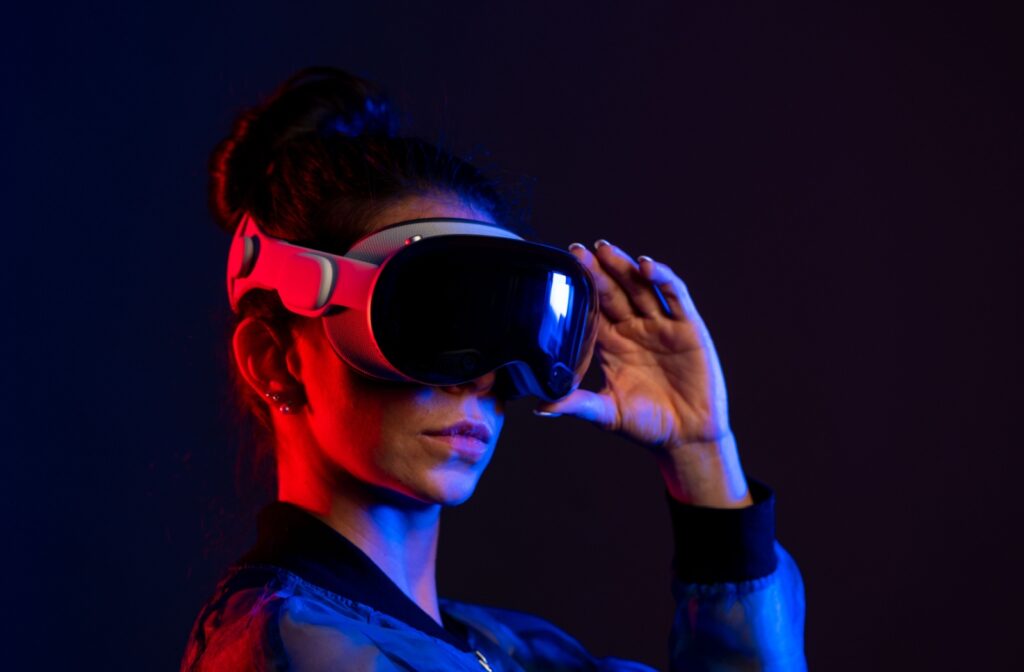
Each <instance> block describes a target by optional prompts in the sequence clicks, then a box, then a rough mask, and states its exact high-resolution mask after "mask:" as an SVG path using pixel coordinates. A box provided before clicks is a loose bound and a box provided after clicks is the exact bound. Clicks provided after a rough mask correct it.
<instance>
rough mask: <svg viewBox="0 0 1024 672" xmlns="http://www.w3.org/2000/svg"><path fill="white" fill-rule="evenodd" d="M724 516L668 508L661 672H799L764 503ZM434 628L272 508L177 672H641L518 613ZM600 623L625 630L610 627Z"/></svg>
mask: <svg viewBox="0 0 1024 672" xmlns="http://www.w3.org/2000/svg"><path fill="white" fill-rule="evenodd" d="M751 489H752V492H754V494H755V501H756V503H755V505H754V506H753V507H749V508H747V509H738V510H724V509H707V508H702V507H691V506H684V505H681V504H678V503H676V502H674V501H672V500H669V507H670V510H671V513H672V522H673V528H674V531H675V538H676V555H675V558H674V563H673V564H674V570H675V572H674V573H675V577H674V578H673V581H672V591H673V596H674V597H675V600H676V609H675V616H674V619H673V623H672V630H671V636H670V641H669V647H670V649H669V650H670V660H671V669H672V670H673V672H675V671H683V670H685V671H692V672H696V671H717V670H723V671H724V670H763V671H766V672H768V671H778V672H781V671H786V672H789V671H797V670H805V669H806V663H805V660H804V653H803V620H804V597H803V586H802V582H801V578H800V573H799V571H798V569H797V567H796V564H795V563H794V562H793V560H792V558H791V557H790V556H789V554H788V553H786V551H785V550H783V548H782V547H781V546H780V545H779V544H778V543H777V542H775V540H774V520H773V516H774V513H773V496H772V494H771V491H770V490H768V489H767V488H765V487H764V486H763V485H761V484H759V483H756V482H755V483H752V488H751ZM440 609H441V613H442V621H443V627H442V625H441V624H438V623H437V622H436V621H434V620H433V619H432V618H431V617H430V616H428V615H427V614H426V612H424V611H422V610H421V609H420V608H419V607H418V606H417V605H416V604H415V603H414V602H413V601H412V600H410V599H409V598H408V597H407V596H405V594H404V593H402V592H401V590H400V589H398V587H397V586H395V584H394V583H393V582H391V581H390V579H388V577H387V576H386V575H385V574H384V573H383V571H381V570H380V569H379V568H378V567H377V566H376V565H374V564H373V562H372V561H371V560H370V559H369V558H368V557H367V556H366V555H365V554H363V553H362V552H361V551H360V550H359V549H358V548H357V547H356V546H355V545H354V544H352V543H351V542H349V541H348V540H347V539H345V538H344V537H342V536H341V535H340V534H338V533H337V532H336V531H334V530H333V529H332V528H330V527H329V526H327V525H325V524H324V523H322V522H320V521H319V520H318V519H316V518H315V517H314V516H311V515H310V514H308V513H306V512H304V511H302V510H301V509H299V508H298V507H294V506H292V505H290V504H285V503H280V502H277V503H274V504H271V505H269V506H268V507H267V508H265V509H264V510H263V511H262V512H261V513H260V535H259V541H258V542H257V544H256V546H255V547H254V548H253V549H252V550H251V551H250V552H249V553H247V554H246V555H245V556H244V557H243V558H241V559H240V560H239V561H238V562H236V563H235V564H234V565H232V566H231V567H230V568H229V569H228V571H227V573H226V575H225V576H224V578H223V579H222V580H221V581H220V583H219V584H218V586H217V588H216V590H215V592H214V595H213V596H212V597H211V598H210V599H209V600H208V601H207V603H206V604H205V605H204V607H203V608H202V610H201V611H200V613H199V615H198V617H197V618H196V621H195V624H194V626H193V628H192V633H191V636H190V638H189V642H188V645H187V647H186V651H185V656H184V659H183V661H182V667H181V669H182V670H183V672H186V671H187V672H201V671H202V672H205V671H209V670H218V671H220V670H260V671H262V670H275V671H276V670H294V671H296V672H313V671H317V672H320V671H323V672H327V671H328V670H330V671H332V672H392V671H394V672H397V671H399V670H401V671H408V670H418V671H423V672H428V671H430V672H434V671H436V672H442V671H444V672H456V671H460V670H461V671H465V672H481V670H492V671H493V672H511V671H517V672H521V671H528V672H533V671H536V672H541V671H544V672H559V671H569V670H574V671H578V670H594V671H606V670H607V671H611V670H650V669H651V668H650V667H648V666H646V665H643V664H640V663H636V662H630V661H626V660H621V659H617V658H596V657H594V656H592V655H591V654H589V653H588V652H587V651H586V650H585V649H584V648H583V646H582V645H581V644H580V643H579V642H577V641H576V640H574V639H573V638H572V637H570V636H569V635H568V634H566V633H565V632H564V631H562V630H560V629H559V628H558V627H556V626H555V625H553V624H551V623H549V622H548V621H545V620H544V619H542V618H539V617H537V616H532V615H529V614H525V613H522V612H516V611H510V610H505V609H496V608H493V607H484V606H479V605H474V604H467V603H464V602H455V601H451V600H441V601H440ZM605 617H606V618H616V617H620V618H627V617H628V618H635V616H634V615H626V614H616V613H615V612H614V611H612V612H610V613H608V614H606V615H605Z"/></svg>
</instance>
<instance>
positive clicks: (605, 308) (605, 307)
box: [569, 243, 636, 323]
mask: <svg viewBox="0 0 1024 672" xmlns="http://www.w3.org/2000/svg"><path fill="white" fill-rule="evenodd" d="M569 251H570V252H571V253H572V254H573V255H575V256H576V258H577V259H579V260H580V263H581V264H583V265H584V266H585V267H586V268H587V270H589V271H590V274H591V275H592V276H594V284H595V285H597V296H598V298H599V299H600V300H599V303H600V308H601V311H602V312H603V313H604V314H605V317H607V318H608V319H609V320H610V321H611V322H613V323H614V322H622V321H623V320H627V319H629V318H631V317H635V316H636V312H635V311H634V309H633V305H632V304H631V303H630V301H629V297H628V296H626V291H625V290H624V289H623V288H622V286H621V285H620V284H619V283H618V282H617V281H616V279H615V278H613V277H612V276H611V275H610V274H609V273H608V271H607V270H605V268H604V267H603V265H602V264H601V262H600V261H599V260H598V259H597V257H596V256H595V255H594V253H593V252H591V251H590V250H588V249H587V248H586V247H584V246H583V245H580V244H579V243H573V244H572V245H570V246H569Z"/></svg>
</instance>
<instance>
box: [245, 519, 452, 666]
mask: <svg viewBox="0 0 1024 672" xmlns="http://www.w3.org/2000/svg"><path fill="white" fill-rule="evenodd" d="M258 531H259V534H258V537H257V541H256V545H255V546H253V547H252V548H251V549H250V550H249V551H248V552H247V553H246V554H245V555H244V556H242V558H241V559H240V560H239V562H238V564H266V565H273V566H276V567H280V568H281V569H284V570H287V571H289V572H291V573H293V574H296V575H297V576H299V577H301V578H302V579H303V580H305V581H308V582H309V583H312V584H314V585H317V586H320V587H321V588H323V589H325V590H328V591H330V592H332V593H335V594H337V595H341V596H343V597H346V598H348V599H350V600H353V601H355V602H359V603H361V604H365V605H367V606H368V607H371V608H373V609H376V610H377V611H380V612H382V613H385V614H387V615H388V616H391V617H393V618H397V619H398V620H400V621H402V622H403V623H405V624H407V625H409V626H411V627H413V628H416V629H417V630H420V631H422V632H425V633H426V634H428V635H430V636H431V637H435V638H437V639H441V640H444V641H446V642H448V643H449V644H451V645H452V646H455V647H456V648H458V649H460V650H462V651H472V648H471V647H470V646H469V643H468V642H467V640H466V634H467V633H466V631H465V627H464V626H462V624H461V623H459V622H457V621H455V620H453V619H451V618H449V617H448V616H447V615H444V614H442V617H441V618H442V621H444V625H445V627H441V626H440V625H438V623H437V621H435V620H434V619H433V618H431V617H430V615H429V614H427V612H425V611H423V610H422V609H421V608H420V607H419V605H417V604H416V603H415V602H413V601H412V599H411V598H410V597H409V596H408V595H406V594H405V593H403V592H402V590H401V589H400V588H399V587H398V586H397V585H396V584H395V582H394V581H392V580H391V579H390V578H389V577H388V575H387V574H385V573H384V571H383V570H382V569H381V568H380V567H378V566H377V565H376V564H374V562H373V560H371V559H370V557H369V556H368V555H366V554H365V553H364V552H363V551H362V550H361V549H360V548H359V547H358V546H356V545H355V544H353V543H352V542H351V541H349V540H348V539H346V538H345V537H344V536H343V535H342V534H341V533H339V532H338V531H337V530H335V529H334V528H332V527H331V526H329V525H327V524H326V523H324V522H323V521H321V520H320V519H319V518H317V517H316V516H314V515H313V514H311V513H309V512H308V511H306V510H305V509H303V508H301V507H299V506H296V505H294V504H290V503H288V502H271V503H270V504H267V505H266V506H264V507H263V509H261V510H260V512H259V516H258Z"/></svg>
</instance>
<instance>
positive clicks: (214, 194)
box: [209, 67, 523, 470]
mask: <svg viewBox="0 0 1024 672" xmlns="http://www.w3.org/2000/svg"><path fill="white" fill-rule="evenodd" d="M414 194H424V195H425V194H444V195H453V196H457V197H459V198H460V199H462V200H464V201H466V202H467V203H469V204H470V205H472V206H474V207H475V208H477V209H479V210H482V211H484V212H487V213H489V214H490V215H491V216H492V217H494V218H495V221H497V222H498V223H499V224H502V225H504V226H506V227H509V228H522V227H523V224H522V223H521V222H517V223H516V224H515V225H513V224H511V223H510V212H509V210H508V208H507V206H506V203H505V201H504V200H503V198H502V197H501V195H500V194H499V190H498V188H497V186H496V185H495V183H494V182H492V181H491V180H490V179H488V178H486V177H485V176H484V175H483V174H482V172H481V171H480V170H478V169H477V168H476V167H474V166H473V165H471V164H470V163H468V162H466V161H464V160H462V159H460V158H459V157H457V156H455V155H454V154H453V153H451V152H450V151H448V150H446V149H444V148H442V147H438V146H435V145H432V144H430V143H428V142H425V141H423V140H419V139H416V138H409V137H402V136H401V135H399V134H398V117H397V114H396V113H395V111H394V109H393V107H392V105H391V104H390V103H389V101H388V100H387V99H386V97H385V96H384V95H383V93H382V92H381V90H380V89H379V88H378V87H377V86H375V85H374V84H372V83H371V82H368V81H366V80H364V79H361V78H359V77H357V76H355V75H352V74H350V73H347V72H345V71H343V70H338V69H336V68H327V67H313V68H306V69H304V70H301V71H299V72H297V73H296V74H295V75H293V76H292V77H291V78H289V79H288V80H287V81H286V82H285V83H284V84H283V85H281V87H280V88H278V89H277V91H275V92H274V93H273V94H272V95H271V96H270V98H269V99H267V100H266V101H265V102H263V103H262V104H260V105H258V106H256V107H254V108H251V109H249V110H246V111H244V112H243V113H242V114H241V115H240V116H239V117H238V118H237V120H236V121H235V124H234V128H233V130H232V132H231V134H230V135H229V136H228V137H227V138H225V139H224V140H222V141H221V142H220V143H219V144H218V145H217V147H216V148H215V149H214V151H213V153H212V155H211V156H210V192H209V201H210V209H211V210H212V212H213V215H214V217H215V219H216V220H217V223H218V224H219V225H220V226H221V228H223V229H225V230H226V231H228V232H233V231H234V229H235V227H237V226H238V223H239V221H240V219H241V217H242V215H243V214H244V213H249V214H251V215H252V216H253V217H254V218H255V219H256V220H257V221H258V222H259V223H260V227H261V228H262V229H263V230H264V231H265V232H266V233H268V234H269V235H271V236H275V237H277V238H282V239H284V240H288V241H291V242H294V243H296V244H299V245H303V246H307V247H313V248H316V249H320V250H324V251H328V252H333V253H336V254H342V253H344V252H345V251H347V250H348V249H349V248H350V247H351V246H352V244H353V243H354V242H355V241H357V240H358V239H359V238H361V237H362V236H364V235H366V234H367V233H369V232H370V231H369V228H370V227H369V222H370V220H371V218H372V217H373V216H374V215H375V214H376V213H377V212H379V211H381V210H382V209H384V208H385V207H387V206H389V205H391V204H392V203H394V202H395V201H396V200H398V199H401V198H403V197H405V196H409V195H414ZM245 317H256V318H259V319H261V320H263V321H264V322H266V323H267V324H268V325H269V326H270V327H271V328H272V329H274V331H275V333H277V335H278V336H279V338H281V339H282V342H283V343H285V344H286V345H287V344H288V343H290V341H291V330H292V327H293V326H294V323H295V321H296V320H300V319H304V318H301V317H299V316H296V315H294V314H292V313H290V312H288V311H287V310H285V308H284V307H283V305H282V304H281V302H280V300H279V299H278V297H277V294H276V293H273V292H268V291H262V290H256V291H251V292H249V293H248V294H246V296H245V297H243V298H242V300H241V302H240V303H239V310H238V318H237V319H238V320H241V319H243V318H245ZM231 370H232V375H233V377H234V389H235V394H236V399H237V401H238V407H239V410H240V411H241V412H242V415H243V417H244V416H245V415H247V414H249V413H251V414H252V416H253V417H254V418H255V419H256V420H257V422H256V423H255V425H254V430H255V431H254V436H253V437H252V438H253V440H254V443H255V451H256V452H255V454H254V456H253V457H254V458H255V462H256V463H257V464H256V467H257V470H258V469H259V466H260V465H259V464H258V463H260V462H263V461H265V460H266V459H267V458H269V457H271V456H272V453H273V443H272V438H273V437H272V436H271V424H270V417H269V413H268V409H267V407H266V405H265V403H264V401H263V400H262V399H260V397H259V395H258V394H257V393H256V392H255V391H253V390H252V389H251V387H250V386H249V385H248V384H246V383H245V381H244V380H243V379H242V377H241V375H240V374H239V372H238V367H237V366H232V367H231Z"/></svg>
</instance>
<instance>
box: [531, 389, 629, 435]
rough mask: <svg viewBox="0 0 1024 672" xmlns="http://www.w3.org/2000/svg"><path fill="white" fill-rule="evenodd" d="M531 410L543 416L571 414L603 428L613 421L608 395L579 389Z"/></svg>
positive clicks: (613, 415) (613, 412) (613, 408)
mask: <svg viewBox="0 0 1024 672" xmlns="http://www.w3.org/2000/svg"><path fill="white" fill-rule="evenodd" d="M533 412H534V414H535V415H540V416H544V417H557V416H559V415H571V416H574V417H577V418H581V419H583V420H587V421H588V422H593V423H594V424H597V425H600V426H601V427H603V428H608V427H611V426H612V425H613V424H614V422H615V403H614V401H613V400H612V398H611V397H610V396H608V395H607V394H598V393H597V392H590V391H589V390H581V389H577V390H574V391H573V392H572V393H571V394H569V395H567V396H565V397H563V398H561V399H559V400H558V401H554V402H551V403H541V404H538V405H537V407H536V408H534V409H533Z"/></svg>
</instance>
